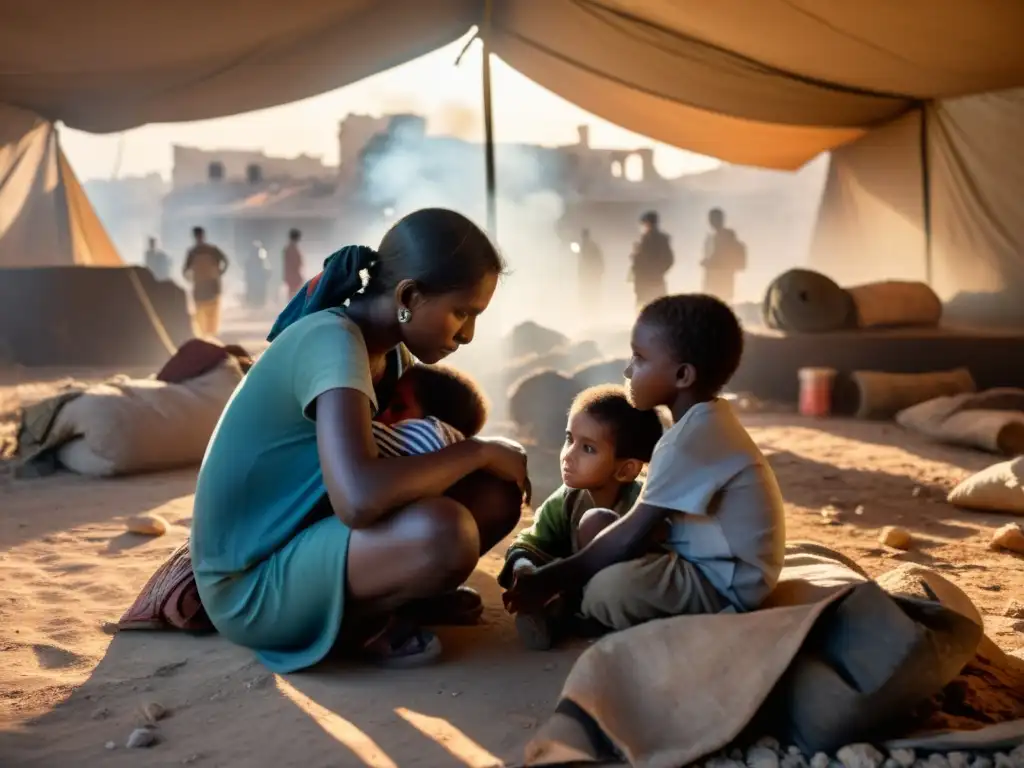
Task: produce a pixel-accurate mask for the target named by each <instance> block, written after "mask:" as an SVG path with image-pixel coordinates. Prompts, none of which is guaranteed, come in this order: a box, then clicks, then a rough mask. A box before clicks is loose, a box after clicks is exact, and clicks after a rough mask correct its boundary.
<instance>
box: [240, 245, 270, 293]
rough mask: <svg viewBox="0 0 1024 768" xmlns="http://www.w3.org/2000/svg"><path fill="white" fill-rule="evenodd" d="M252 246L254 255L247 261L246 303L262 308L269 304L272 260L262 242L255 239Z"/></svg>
mask: <svg viewBox="0 0 1024 768" xmlns="http://www.w3.org/2000/svg"><path fill="white" fill-rule="evenodd" d="M252 246H253V249H252V255H251V256H250V257H249V259H248V261H246V263H245V304H246V306H247V307H249V308H250V309H262V308H263V307H265V306H266V304H267V286H268V285H269V283H270V262H269V261H268V259H267V249H266V248H264V247H263V243H262V242H260V241H259V240H255V241H253V244H252Z"/></svg>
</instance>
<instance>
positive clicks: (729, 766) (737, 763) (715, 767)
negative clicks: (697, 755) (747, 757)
mask: <svg viewBox="0 0 1024 768" xmlns="http://www.w3.org/2000/svg"><path fill="white" fill-rule="evenodd" d="M704 768H746V766H745V765H744V763H743V762H742V761H741V760H733V759H731V758H728V757H713V758H711V759H710V760H708V761H707V763H705V765H704Z"/></svg>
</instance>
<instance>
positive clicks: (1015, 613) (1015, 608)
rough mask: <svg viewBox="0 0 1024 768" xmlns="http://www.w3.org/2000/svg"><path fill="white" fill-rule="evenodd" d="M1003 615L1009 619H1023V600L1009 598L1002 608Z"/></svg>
mask: <svg viewBox="0 0 1024 768" xmlns="http://www.w3.org/2000/svg"><path fill="white" fill-rule="evenodd" d="M1003 616H1006V617H1008V618H1011V619H1024V602H1022V601H1020V600H1010V602H1008V603H1007V604H1006V607H1005V608H1003Z"/></svg>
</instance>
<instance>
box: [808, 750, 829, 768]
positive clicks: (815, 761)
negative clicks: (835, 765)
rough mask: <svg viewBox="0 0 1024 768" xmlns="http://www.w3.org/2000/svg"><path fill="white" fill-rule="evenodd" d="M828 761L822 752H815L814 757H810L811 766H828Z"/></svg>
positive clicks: (820, 767) (824, 767)
mask: <svg viewBox="0 0 1024 768" xmlns="http://www.w3.org/2000/svg"><path fill="white" fill-rule="evenodd" d="M830 762H831V761H830V760H829V759H828V755H826V754H825V753H824V752H817V753H816V754H815V755H814V757H812V758H811V768H828V764H829V763H830Z"/></svg>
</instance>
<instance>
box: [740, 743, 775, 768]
mask: <svg viewBox="0 0 1024 768" xmlns="http://www.w3.org/2000/svg"><path fill="white" fill-rule="evenodd" d="M775 743H776V744H778V742H775ZM747 765H748V766H749V768H779V756H778V755H777V754H775V750H774V749H769V748H768V747H751V748H750V749H748V750H747Z"/></svg>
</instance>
